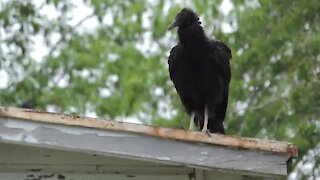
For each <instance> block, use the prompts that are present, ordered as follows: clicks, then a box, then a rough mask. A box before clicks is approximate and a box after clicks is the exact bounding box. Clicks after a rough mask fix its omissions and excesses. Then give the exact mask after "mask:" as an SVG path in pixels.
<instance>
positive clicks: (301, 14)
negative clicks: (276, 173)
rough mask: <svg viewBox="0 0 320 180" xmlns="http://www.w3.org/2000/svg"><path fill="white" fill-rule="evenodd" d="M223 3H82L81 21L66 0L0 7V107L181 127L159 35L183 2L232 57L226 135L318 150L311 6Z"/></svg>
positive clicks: (319, 66) (317, 10)
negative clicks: (84, 11)
mask: <svg viewBox="0 0 320 180" xmlns="http://www.w3.org/2000/svg"><path fill="white" fill-rule="evenodd" d="M225 2H226V1H225V0H224V1H221V0H213V1H203V0H195V1H193V2H192V3H191V2H189V3H180V4H179V3H174V2H171V1H160V0H159V1H157V0H156V1H145V0H140V1H114V0H108V1H99V0H85V1H84V3H85V5H86V7H88V8H90V9H91V11H90V13H88V14H87V15H86V16H81V12H80V13H79V12H77V13H73V12H74V10H76V9H77V8H78V6H77V4H72V1H57V0H47V1H44V2H40V1H31V0H26V1H19V0H11V1H3V2H0V40H1V44H0V47H1V48H0V75H1V76H2V77H0V79H2V81H0V82H1V83H2V84H0V91H1V94H0V104H1V105H5V106H24V107H31V108H38V109H42V110H54V111H63V112H66V113H75V114H79V115H88V114H90V113H91V114H92V113H93V115H96V116H98V117H104V118H110V119H119V120H121V119H124V118H128V117H131V118H135V119H139V120H140V121H141V122H143V123H145V124H154V125H158V126H169V127H177V128H186V127H187V124H188V121H189V120H188V119H189V118H188V117H187V116H186V114H185V112H184V110H183V108H182V106H181V104H180V101H179V99H178V95H177V94H176V92H175V90H174V87H173V85H172V83H171V82H170V81H169V77H168V72H167V56H168V52H169V50H170V48H171V47H172V46H173V45H174V44H175V43H176V41H177V37H176V35H175V33H172V32H167V31H166V29H167V26H168V24H169V23H170V22H171V21H172V20H173V18H174V16H175V14H176V13H177V12H179V10H180V9H181V8H182V7H184V6H188V7H192V8H193V9H194V10H195V11H197V12H198V13H199V15H200V17H201V19H202V21H203V25H204V28H205V29H206V32H207V34H208V36H210V37H214V38H217V39H220V40H223V41H225V42H226V43H227V44H228V45H229V46H230V47H231V49H232V51H233V59H232V61H231V64H232V82H231V88H230V99H229V106H228V112H227V113H228V115H227V119H226V121H225V125H226V127H227V133H228V134H232V135H241V136H251V137H259V138H268V139H277V140H286V141H291V142H294V143H296V144H297V145H298V146H299V149H300V157H303V155H304V154H306V153H307V150H310V149H313V148H314V149H315V150H317V149H319V148H316V146H317V145H318V144H319V142H320V121H319V117H320V93H319V92H320V82H319V78H320V53H319V52H320V51H319V44H320V3H319V2H318V0H310V1H308V2H303V1H289V0H284V1H274V0H261V1H258V0H242V1H235V2H233V6H234V8H233V9H232V10H231V11H230V12H229V13H227V14H226V13H225V11H222V10H221V6H220V5H221V3H225ZM49 10H51V11H53V12H54V13H49ZM77 17H81V18H80V19H79V18H77ZM92 20H93V21H95V22H96V24H95V26H94V27H88V26H86V22H88V21H92ZM225 27H229V29H227V30H226V28H225ZM39 38H40V39H43V41H44V44H43V46H45V47H46V48H45V49H44V50H43V48H42V47H39V45H35V44H34V42H35V41H36V39H39ZM40 51H44V52H41V53H42V54H45V56H44V57H43V58H42V57H41V58H40V59H39V58H37V57H36V56H37V54H39V52H40ZM318 147H319V146H318ZM315 152H316V151H315ZM317 165H319V162H318V161H317V162H316V163H315V166H317ZM296 172H299V171H298V170H297V171H296ZM298 174H299V173H298ZM300 174H301V173H300ZM313 174H314V173H313ZM309 175H310V176H312V173H311V174H309ZM295 176H298V175H297V174H296V175H295ZM299 177H300V176H299ZM301 177H302V176H301Z"/></svg>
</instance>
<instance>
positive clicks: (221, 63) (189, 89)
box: [168, 8, 232, 134]
mask: <svg viewBox="0 0 320 180" xmlns="http://www.w3.org/2000/svg"><path fill="white" fill-rule="evenodd" d="M175 27H178V37H179V42H178V44H177V45H176V46H174V47H173V48H172V49H171V51H170V55H169V59H168V64H169V73H170V79H171V80H172V81H173V84H174V86H175V88H176V90H177V92H178V94H179V96H180V99H181V102H182V104H183V106H184V107H185V109H186V111H187V113H188V114H189V115H190V116H191V120H190V126H189V129H193V126H194V123H195V124H196V125H197V126H198V127H199V128H201V129H202V131H203V132H207V130H210V132H211V133H220V134H225V131H224V127H223V121H224V118H225V114H226V110H227V104H228V92H229V83H230V78H231V69H230V62H229V61H230V59H231V57H232V56H231V50H230V48H229V47H228V46H227V45H226V44H225V43H223V42H221V41H217V40H213V39H209V38H208V37H207V36H206V34H205V32H204V30H203V28H202V26H201V22H200V21H199V17H198V15H197V14H196V13H195V12H193V11H192V10H191V9H187V8H184V9H182V10H181V12H179V13H178V14H177V16H176V17H175V20H174V22H173V23H172V24H171V25H170V26H169V28H168V30H171V29H173V28H175Z"/></svg>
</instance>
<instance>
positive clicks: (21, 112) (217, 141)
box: [0, 107, 298, 158]
mask: <svg viewBox="0 0 320 180" xmlns="http://www.w3.org/2000/svg"><path fill="white" fill-rule="evenodd" d="M0 117H7V118H17V119H23V120H30V121H37V122H43V123H54V124H63V125H69V126H82V127H88V128H97V129H105V130H112V131H124V132H132V133H139V134H145V135H149V136H155V137H160V138H167V139H173V140H181V141H189V142H202V143H208V144H214V145H221V146H228V147H233V148H243V149H250V150H261V151H268V152H274V153H282V154H286V155H288V156H290V157H292V158H296V157H298V147H297V146H296V145H295V144H292V143H289V142H283V141H274V140H264V139H256V138H247V137H236V136H230V135H221V134H211V137H209V136H208V135H207V134H205V133H202V132H197V131H187V130H183V129H173V128H163V127H156V126H147V125H141V124H133V123H125V122H116V121H109V120H105V119H101V118H88V117H82V116H75V115H69V114H64V113H52V112H43V111H39V110H34V109H23V108H14V107H0Z"/></svg>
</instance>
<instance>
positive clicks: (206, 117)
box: [201, 106, 209, 132]
mask: <svg viewBox="0 0 320 180" xmlns="http://www.w3.org/2000/svg"><path fill="white" fill-rule="evenodd" d="M208 120H209V110H208V108H207V106H206V107H205V108H204V122H203V128H202V130H201V131H202V132H207V130H208Z"/></svg>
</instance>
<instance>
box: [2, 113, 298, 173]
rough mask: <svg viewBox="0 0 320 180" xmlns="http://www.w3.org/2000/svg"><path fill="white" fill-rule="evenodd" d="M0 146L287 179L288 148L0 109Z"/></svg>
mask: <svg viewBox="0 0 320 180" xmlns="http://www.w3.org/2000/svg"><path fill="white" fill-rule="evenodd" d="M0 142H3V143H12V144H22V145H28V146H37V147H44V148H52V149H60V150H67V151H75V152H85V153H91V154H99V155H104V156H112V157H120V158H127V159H134V160H141V161H149V162H156V163H162V164H172V165H181V166H186V167H192V168H199V169H204V170H222V171H226V172H232V173H235V172H237V173H241V174H253V175H254V174H260V175H261V174H265V175H273V176H281V175H287V162H289V160H290V159H291V158H295V157H297V156H298V149H297V147H296V146H295V145H294V144H291V143H288V142H279V141H271V140H261V139H254V138H244V137H234V136H227V135H218V134H212V135H211V137H209V136H208V135H206V134H205V133H201V132H194V131H186V130H181V129H171V128H160V127H154V126H146V125H139V124H132V123H122V122H115V121H107V120H104V119H95V118H86V117H80V116H73V115H67V114H63V113H49V112H41V111H37V110H30V109H20V108H7V107H0Z"/></svg>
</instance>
